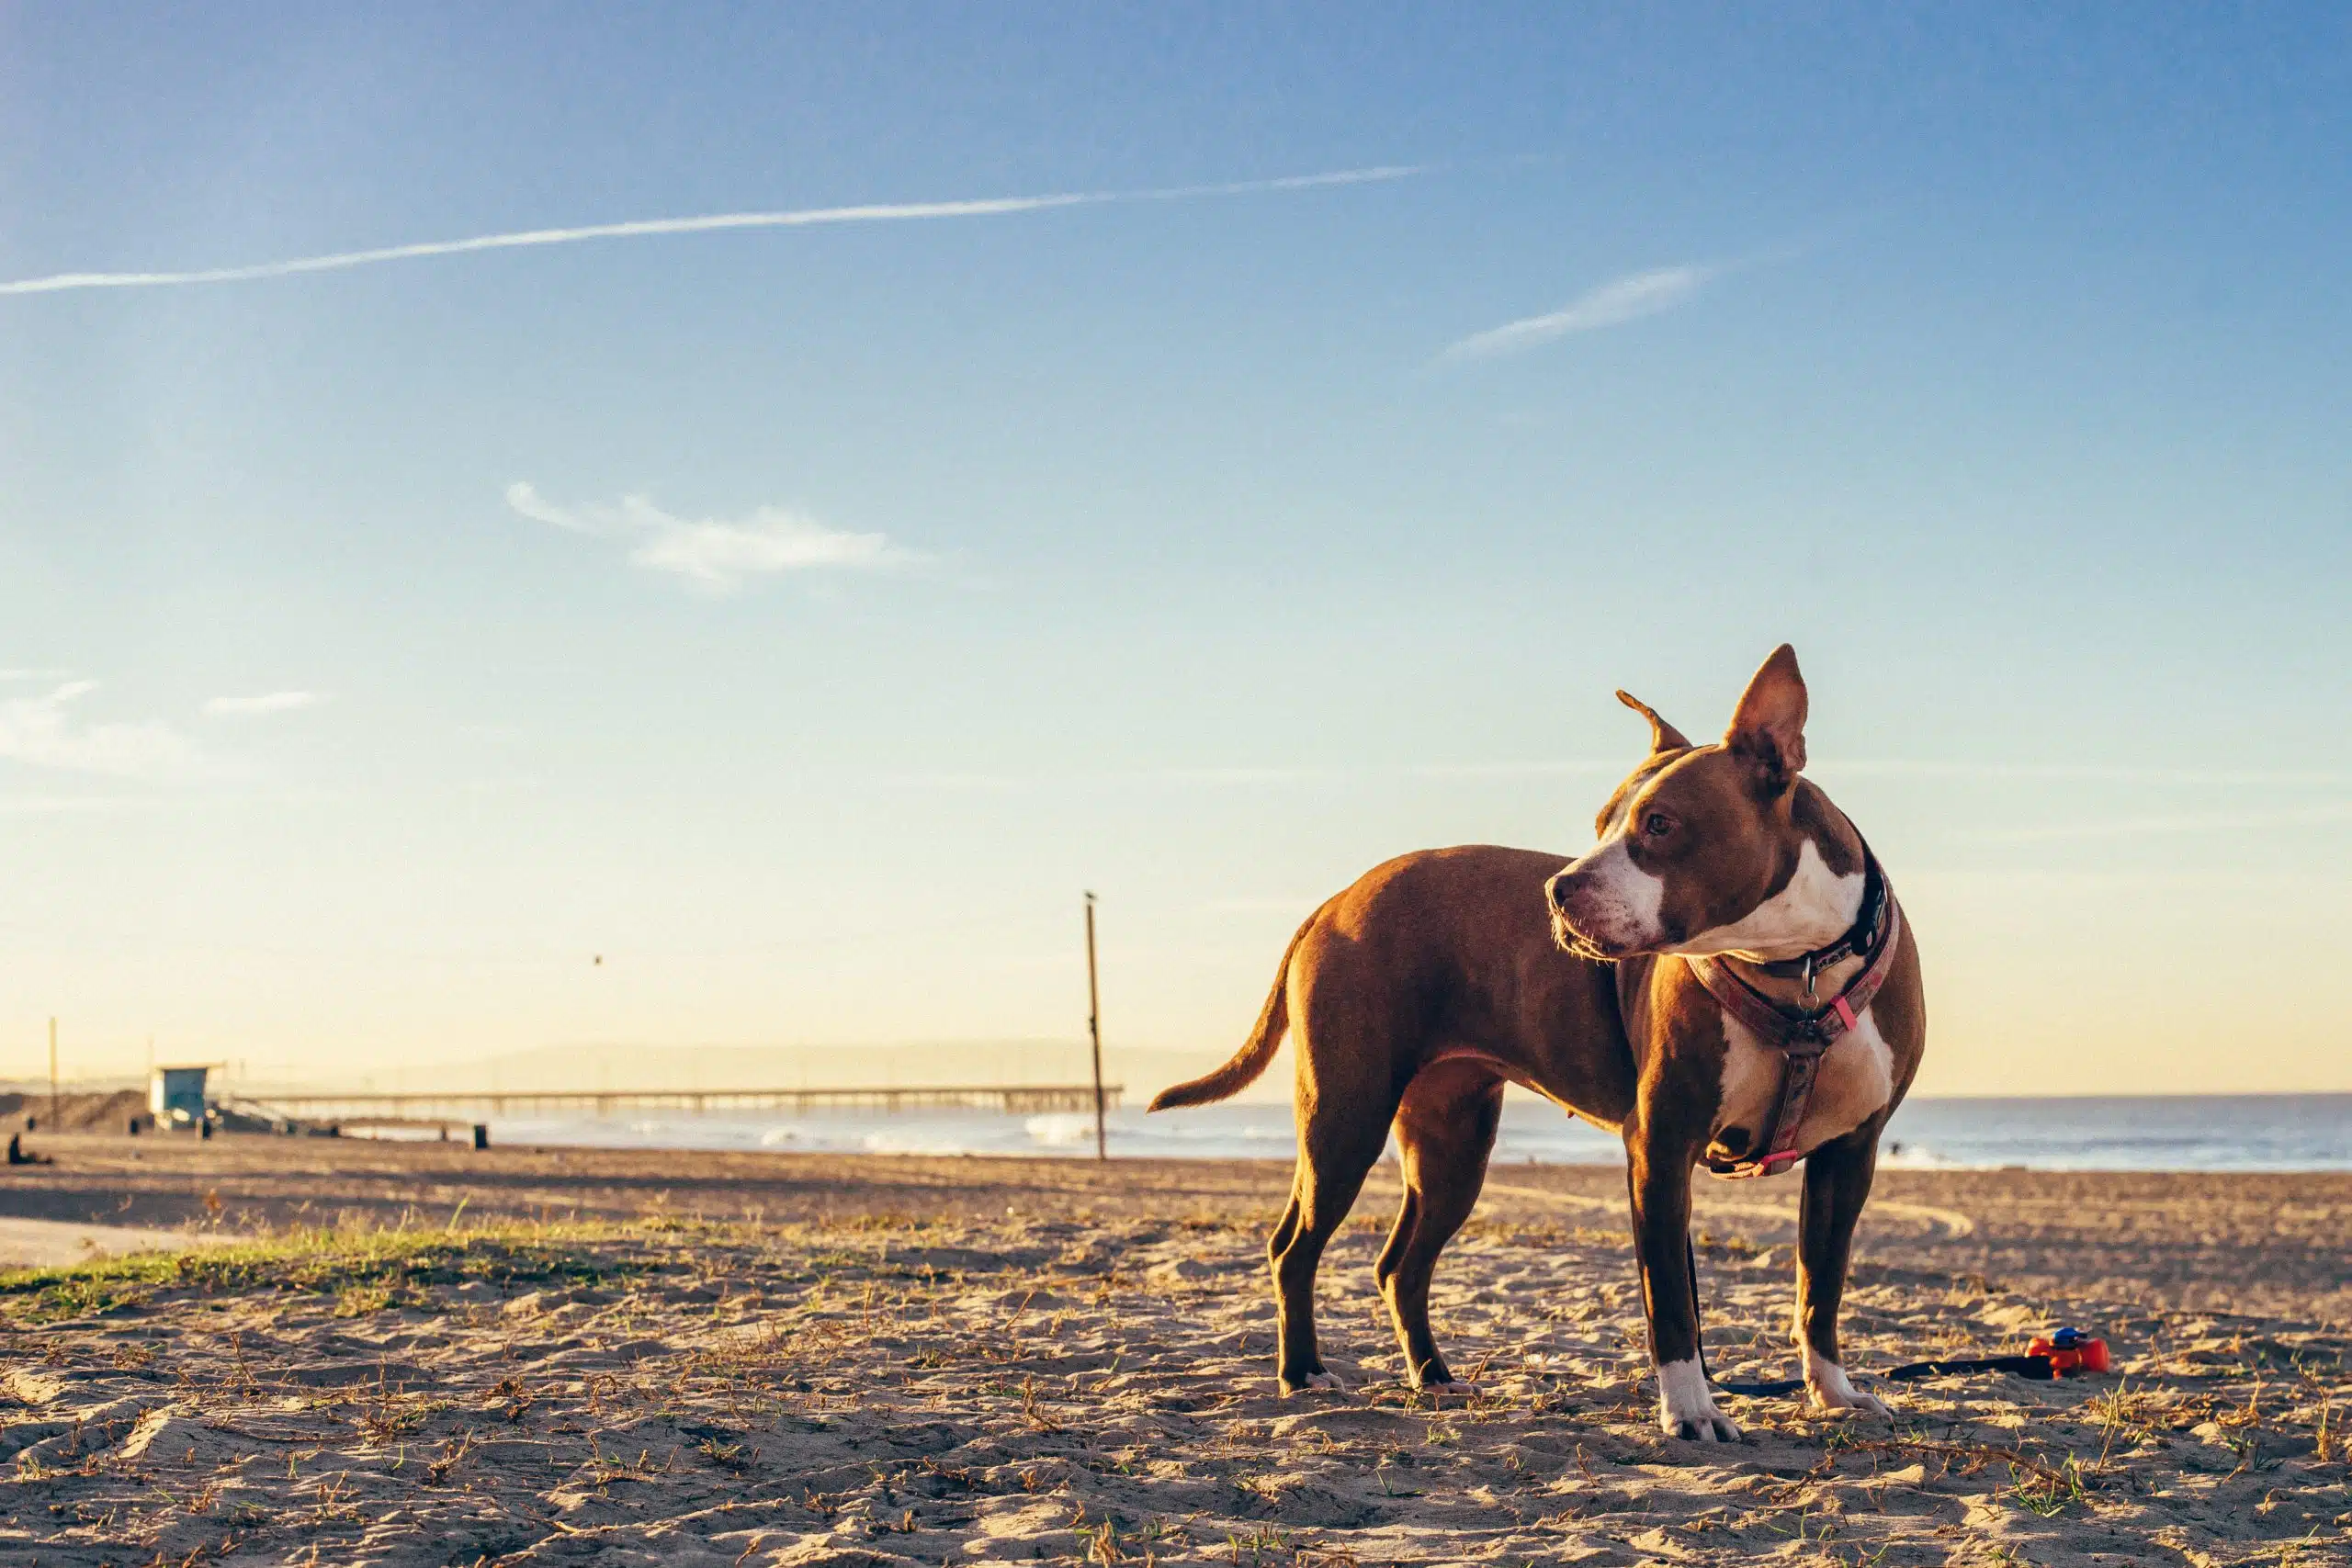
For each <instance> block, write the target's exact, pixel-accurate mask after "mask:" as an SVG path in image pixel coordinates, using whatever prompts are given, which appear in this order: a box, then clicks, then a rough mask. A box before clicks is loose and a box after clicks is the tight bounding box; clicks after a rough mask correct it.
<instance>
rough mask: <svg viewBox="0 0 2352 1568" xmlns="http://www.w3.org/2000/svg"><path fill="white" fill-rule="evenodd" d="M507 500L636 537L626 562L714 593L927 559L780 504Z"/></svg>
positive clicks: (580, 529)
mask: <svg viewBox="0 0 2352 1568" xmlns="http://www.w3.org/2000/svg"><path fill="white" fill-rule="evenodd" d="M506 504H507V505H508V506H509V507H511V508H512V509H514V510H515V512H516V513H520V514H521V515H523V516H525V517H528V518H530V519H532V520H533V521H534V522H538V523H545V524H548V525H550V526H552V527H557V528H564V529H569V530H571V532H573V533H577V534H593V535H599V536H605V537H616V538H628V539H634V540H636V541H637V544H636V547H635V548H633V549H632V550H630V551H629V559H630V560H632V561H635V562H636V563H637V564H638V565H639V566H641V567H644V568H645V569H646V570H650V571H666V572H670V573H673V574H674V575H676V576H679V577H683V578H684V579H686V580H687V581H689V582H692V583H694V584H695V586H697V587H700V588H704V589H707V590H709V591H711V592H720V593H724V592H731V591H732V590H734V589H736V588H738V587H740V586H741V584H742V581H743V580H744V579H745V578H747V577H759V576H768V575H773V574H775V573H777V572H793V571H816V570H864V571H873V570H888V569H890V568H893V567H903V566H913V565H918V564H920V563H922V562H923V561H927V560H929V559H930V557H929V556H927V555H925V554H923V553H922V551H920V550H912V549H909V548H907V547H905V546H903V545H899V544H897V543H894V542H893V541H892V540H891V538H890V536H888V535H887V534H855V533H851V532H849V531H848V530H846V529H842V528H833V527H829V526H827V525H825V524H822V523H820V522H818V521H817V520H816V519H815V518H813V517H809V516H806V515H804V514H802V513H797V512H792V511H788V510H786V508H784V507H780V506H763V507H761V508H759V509H758V510H757V511H755V512H753V513H752V514H751V515H750V516H749V517H747V518H744V519H742V520H741V522H727V521H724V520H721V519H718V518H708V517H706V518H686V517H675V516H673V515H671V514H670V513H667V512H664V511H662V509H661V508H660V507H658V506H656V505H654V504H653V502H651V501H650V500H648V499H647V498H646V497H644V496H641V495H632V496H625V497H623V498H622V500H621V502H620V504H619V505H617V506H587V507H581V508H577V509H575V508H571V507H564V506H558V505H556V504H555V503H554V502H551V501H549V500H548V499H547V498H546V497H545V496H543V495H541V494H540V493H539V492H538V491H537V488H536V487H534V486H533V485H532V484H530V483H529V482H528V481H527V480H523V479H517V480H516V481H515V483H513V484H511V485H508V486H507V487H506Z"/></svg>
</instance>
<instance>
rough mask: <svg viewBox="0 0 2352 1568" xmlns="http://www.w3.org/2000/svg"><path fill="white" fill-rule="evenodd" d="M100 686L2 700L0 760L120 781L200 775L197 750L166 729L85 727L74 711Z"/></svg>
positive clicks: (70, 685) (68, 686)
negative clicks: (92, 774)
mask: <svg viewBox="0 0 2352 1568" xmlns="http://www.w3.org/2000/svg"><path fill="white" fill-rule="evenodd" d="M97 684H98V683H97V682H96V681H68V682H65V684H63V685H62V686H59V687H56V688H55V689H53V690H51V691H50V692H48V693H47V694H43V695H41V696H38V697H10V698H7V699H6V700H0V758H5V759H6V760H8V761H17V762H26V763H29V764H31V765H32V766H34V767H40V768H59V769H63V770H66V771H69V772H74V773H107V774H110V775H112V776H114V777H117V778H139V779H174V778H184V777H188V776H191V775H193V774H195V773H198V772H200V771H201V765H200V760H199V758H198V755H197V751H196V748H195V747H194V746H192V745H190V744H189V743H188V741H187V738H186V737H184V736H182V735H181V734H180V733H179V732H178V731H177V730H175V729H174V728H172V727H171V726H169V725H167V724H160V723H153V722H149V723H137V724H81V723H77V722H76V717H77V715H76V714H75V712H74V704H76V703H78V702H79V701H81V699H82V698H84V697H85V696H87V695H89V694H90V693H92V692H94V691H96V689H97Z"/></svg>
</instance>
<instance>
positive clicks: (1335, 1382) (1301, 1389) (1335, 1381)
mask: <svg viewBox="0 0 2352 1568" xmlns="http://www.w3.org/2000/svg"><path fill="white" fill-rule="evenodd" d="M1316 1389H1329V1390H1330V1391H1331V1392H1332V1393H1346V1392H1347V1389H1348V1385H1347V1384H1346V1383H1343V1382H1340V1374H1339V1373H1337V1372H1309V1373H1307V1374H1306V1376H1305V1377H1303V1378H1301V1379H1300V1380H1299V1381H1298V1383H1297V1385H1296V1387H1295V1388H1285V1389H1283V1393H1308V1392H1310V1391H1313V1390H1316Z"/></svg>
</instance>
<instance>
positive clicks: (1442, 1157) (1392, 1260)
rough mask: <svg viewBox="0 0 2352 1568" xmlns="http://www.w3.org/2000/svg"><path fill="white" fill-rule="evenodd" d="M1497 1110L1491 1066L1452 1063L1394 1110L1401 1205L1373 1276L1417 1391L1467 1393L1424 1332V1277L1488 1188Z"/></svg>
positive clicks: (1426, 1076) (1498, 1094) (1417, 1083)
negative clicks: (1401, 1182)
mask: <svg viewBox="0 0 2352 1568" xmlns="http://www.w3.org/2000/svg"><path fill="white" fill-rule="evenodd" d="M1502 1106H1503V1084H1502V1079H1501V1078H1499V1077H1496V1076H1495V1073H1494V1071H1493V1069H1491V1068H1489V1067H1487V1066H1484V1065H1483V1064H1480V1063H1476V1062H1470V1061H1453V1062H1445V1063H1441V1064H1439V1065H1437V1066H1431V1067H1427V1068H1424V1069H1423V1070H1422V1071H1421V1073H1420V1076H1419V1077H1416V1078H1415V1079H1414V1080H1413V1082H1412V1084H1411V1086H1410V1087H1409V1088H1408V1089H1406V1090H1405V1098H1404V1100H1403V1103H1402V1104H1400V1105H1399V1106H1398V1107H1397V1150H1398V1152H1399V1153H1400V1154H1401V1155H1402V1156H1403V1159H1404V1167H1403V1175H1404V1179H1405V1201H1404V1202H1403V1204H1402V1205H1401V1206H1400V1207H1399V1208H1398V1209H1397V1227H1396V1229H1394V1230H1392V1231H1390V1232H1389V1233H1388V1245H1387V1246H1385V1247H1382V1248H1381V1251H1380V1262H1379V1265H1378V1267H1377V1268H1376V1269H1375V1270H1374V1272H1375V1274H1376V1276H1377V1278H1378V1279H1379V1280H1380V1293H1381V1295H1382V1296H1383V1297H1384V1298H1385V1299H1386V1301H1387V1303H1388V1315H1389V1317H1390V1318H1391V1319H1392V1320H1393V1321H1394V1322H1395V1323H1396V1325H1397V1344H1398V1345H1399V1346H1400V1347H1402V1348H1403V1349H1404V1352H1405V1370H1406V1381H1407V1382H1409V1383H1411V1384H1412V1385H1413V1386H1414V1387H1415V1388H1422V1389H1433V1390H1437V1391H1439V1392H1442V1393H1456V1392H1459V1393H1467V1392H1469V1389H1468V1385H1467V1384H1464V1383H1457V1382H1454V1380H1453V1374H1452V1373H1451V1372H1449V1371H1446V1366H1445V1358H1444V1357H1442V1356H1441V1355H1440V1354H1439V1353H1438V1348H1437V1340H1436V1338H1435V1337H1433V1336H1432V1335H1431V1334H1430V1274H1431V1273H1432V1272H1433V1271H1434V1270H1435V1269H1436V1267H1437V1258H1438V1254H1439V1253H1440V1252H1442V1250H1444V1247H1445V1244H1446V1243H1447V1242H1449V1241H1451V1240H1453V1235H1454V1233H1455V1232H1456V1231H1458V1230H1460V1229H1461V1228H1462V1223H1463V1222H1464V1220H1466V1219H1468V1218H1469V1217H1470V1211H1471V1209H1472V1208H1473V1207H1474V1206H1475V1205H1476V1203H1477V1201H1478V1190H1479V1189H1480V1188H1481V1187H1483V1186H1485V1185H1486V1181H1487V1156H1488V1155H1490V1154H1492V1153H1493V1152H1494V1147H1495V1127H1496V1124H1497V1123H1498V1122H1499V1121H1500V1120H1501V1118H1502Z"/></svg>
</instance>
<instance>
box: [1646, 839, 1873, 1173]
mask: <svg viewBox="0 0 2352 1568" xmlns="http://www.w3.org/2000/svg"><path fill="white" fill-rule="evenodd" d="M1862 857H1863V864H1864V868H1865V875H1866V878H1867V880H1866V881H1865V882H1864V884H1863V890H1862V911H1861V914H1860V916H1859V917H1857V919H1855V922H1854V927H1853V929H1852V930H1851V931H1848V932H1847V933H1846V934H1845V935H1844V936H1842V937H1840V938H1838V941H1837V942H1833V943H1831V944H1830V945H1829V946H1827V947H1825V948H1819V949H1816V950H1815V951H1814V952H1812V953H1806V954H1805V955H1804V957H1802V958H1792V959H1785V960H1782V961H1781V963H1779V964H1759V965H1758V968H1760V969H1762V970H1763V972H1764V973H1766V974H1768V975H1773V974H1785V975H1787V976H1800V977H1802V978H1803V979H1804V982H1805V991H1806V995H1807V996H1808V998H1809V997H1810V996H1811V995H1812V990H1813V977H1814V976H1815V975H1816V974H1818V973H1819V972H1820V969H1821V968H1822V966H1824V965H1825V964H1834V963H1837V962H1838V960H1840V959H1843V958H1846V957H1849V956H1856V957H1860V958H1861V959H1862V960H1863V964H1862V969H1861V973H1860V974H1859V975H1856V976H1854V978H1853V979H1852V980H1851V981H1850V982H1849V983H1848V984H1847V986H1846V988H1845V989H1844V990H1841V991H1839V992H1838V994H1837V995H1836V996H1834V997H1832V998H1829V1005H1828V1006H1826V1007H1824V1008H1821V1009H1819V1010H1816V1011H1812V1012H1807V1011H1804V1010H1790V1009H1786V1008H1783V1007H1781V1005H1780V1004H1779V1003H1778V1002H1775V1001H1773V1000H1772V999H1771V998H1770V997H1767V996H1766V995H1764V994H1763V993H1762V992H1761V991H1759V990H1758V989H1757V988H1756V987H1754V986H1751V985H1749V984H1748V983H1747V980H1746V979H1744V978H1743V977H1741V976H1739V975H1738V974H1737V973H1736V972H1735V971H1734V970H1732V969H1731V968H1730V967H1729V966H1728V965H1726V964H1724V963H1723V962H1722V961H1721V960H1719V959H1715V958H1712V957H1692V958H1685V959H1684V960H1683V962H1684V963H1686V964H1689V965H1690V966H1691V976H1692V978H1694V979H1696V980H1697V981H1698V982H1699V984H1700V985H1701V986H1702V987H1705V989H1706V992H1707V994H1708V995H1709V996H1711V997H1713V998H1714V999H1715V1004H1716V1005H1717V1006H1718V1007H1721V1008H1722V1009H1723V1010H1724V1011H1725V1012H1726V1013H1729V1014H1730V1015H1731V1016H1732V1017H1733V1018H1735V1019H1736V1020H1738V1021H1739V1022H1740V1023H1741V1024H1742V1025H1743V1026H1744V1027H1746V1028H1747V1031H1748V1032H1750V1033H1752V1034H1754V1035H1755V1036H1756V1037H1757V1039H1758V1041H1760V1042H1761V1043H1763V1044H1764V1045H1765V1046H1766V1047H1767V1048H1768V1049H1770V1050H1775V1051H1778V1052H1780V1054H1781V1092H1780V1094H1779V1096H1778V1099H1777V1102H1776V1104H1775V1107H1774V1110H1773V1113H1772V1122H1771V1135H1770V1137H1769V1138H1767V1139H1766V1140H1765V1141H1764V1144H1763V1145H1762V1147H1763V1153H1762V1154H1760V1155H1750V1156H1747V1157H1746V1158H1743V1159H1737V1160H1732V1161H1727V1162H1721V1163H1719V1162H1717V1161H1713V1160H1710V1161H1708V1162H1707V1168H1708V1169H1709V1170H1712V1171H1713V1172H1714V1173H1715V1174H1716V1175H1717V1176H1726V1177H1734V1178H1747V1177H1757V1176H1778V1175H1780V1174H1781V1172H1782V1171H1784V1170H1786V1169H1788V1168H1790V1167H1791V1166H1792V1165H1794V1164H1796V1162H1797V1161H1798V1160H1800V1159H1802V1158H1804V1156H1803V1155H1802V1154H1800V1153H1799V1152H1798V1149H1797V1130H1798V1128H1799V1127H1800V1126H1801V1125H1803V1123H1804V1113H1805V1108H1806V1107H1807V1106H1809V1105H1810V1104H1812V1102H1813V1086H1814V1080H1815V1078H1816V1077H1819V1076H1820V1072H1821V1057H1822V1054H1823V1053H1824V1052H1826V1051H1827V1050H1828V1049H1829V1047H1830V1046H1831V1045H1832V1044H1834V1043H1837V1042H1838V1040H1839V1039H1841V1038H1843V1037H1844V1036H1845V1035H1846V1034H1848V1033H1849V1032H1851V1031H1853V1030H1854V1029H1857V1028H1859V1027H1860V1023H1861V1017H1862V1014H1863V1012H1864V1011H1865V1010H1868V1009H1869V1007H1870V1005H1871V998H1874V997H1876V996H1877V995H1878V993H1879V987H1882V986H1883V985H1885V984H1886V980H1887V976H1890V975H1891V974H1893V973H1894V955H1895V951H1896V949H1897V948H1898V947H1900V946H1901V944H1902V935H1903V908H1902V906H1901V905H1899V904H1897V903H1896V902H1895V901H1894V889H1893V888H1891V887H1889V886H1887V882H1886V874H1885V873H1883V871H1881V870H1880V869H1879V864H1878V860H1877V858H1876V857H1875V856H1873V855H1871V852H1870V851H1869V849H1868V848H1867V847H1865V848H1864V849H1863V851H1862ZM1858 933H1867V934H1864V935H1862V938H1861V942H1860V944H1859V945H1857V944H1856V942H1855V938H1856V936H1857V934H1858ZM1825 955H1832V956H1825Z"/></svg>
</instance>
